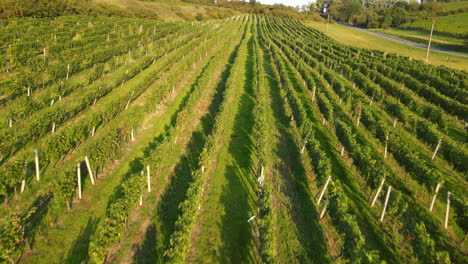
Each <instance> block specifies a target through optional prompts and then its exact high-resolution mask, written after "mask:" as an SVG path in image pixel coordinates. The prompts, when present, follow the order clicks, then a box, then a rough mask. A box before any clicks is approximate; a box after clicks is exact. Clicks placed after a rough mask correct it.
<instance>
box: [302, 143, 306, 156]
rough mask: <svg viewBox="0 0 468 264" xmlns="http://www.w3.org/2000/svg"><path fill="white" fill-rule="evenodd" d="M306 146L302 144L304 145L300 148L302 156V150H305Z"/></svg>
mask: <svg viewBox="0 0 468 264" xmlns="http://www.w3.org/2000/svg"><path fill="white" fill-rule="evenodd" d="M306 144H307V142H304V145H302V148H301V154H303V153H304V150H305V147H306Z"/></svg>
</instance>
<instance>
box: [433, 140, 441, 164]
mask: <svg viewBox="0 0 468 264" xmlns="http://www.w3.org/2000/svg"><path fill="white" fill-rule="evenodd" d="M441 143H442V137H441V138H440V139H439V143H437V146H436V148H435V150H434V154H432V158H431V160H433V159H434V158H435V156H436V155H437V151H438V150H439V147H440V144H441Z"/></svg>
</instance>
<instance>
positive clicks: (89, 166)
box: [85, 156, 95, 185]
mask: <svg viewBox="0 0 468 264" xmlns="http://www.w3.org/2000/svg"><path fill="white" fill-rule="evenodd" d="M85 162H86V167H87V168H88V174H89V178H90V179H91V184H92V185H94V184H95V182H94V175H93V170H92V169H91V164H90V163H89V159H88V156H85Z"/></svg>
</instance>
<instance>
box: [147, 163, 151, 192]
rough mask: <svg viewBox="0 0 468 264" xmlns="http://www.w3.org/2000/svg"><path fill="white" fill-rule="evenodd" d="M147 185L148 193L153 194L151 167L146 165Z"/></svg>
mask: <svg viewBox="0 0 468 264" xmlns="http://www.w3.org/2000/svg"><path fill="white" fill-rule="evenodd" d="M146 183H147V185H148V192H151V179H150V166H149V165H146Z"/></svg>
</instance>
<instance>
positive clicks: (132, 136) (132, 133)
mask: <svg viewBox="0 0 468 264" xmlns="http://www.w3.org/2000/svg"><path fill="white" fill-rule="evenodd" d="M131 141H135V133H134V130H133V128H132V132H131Z"/></svg>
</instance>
